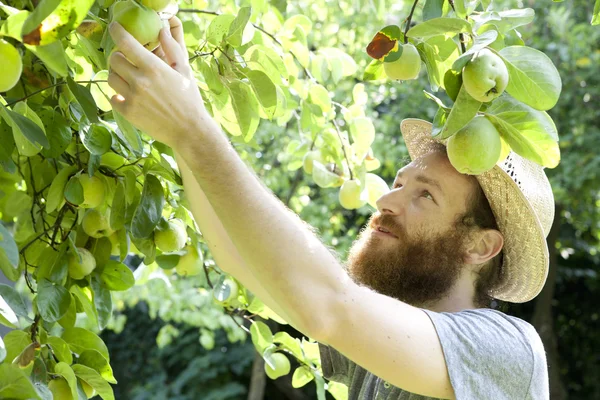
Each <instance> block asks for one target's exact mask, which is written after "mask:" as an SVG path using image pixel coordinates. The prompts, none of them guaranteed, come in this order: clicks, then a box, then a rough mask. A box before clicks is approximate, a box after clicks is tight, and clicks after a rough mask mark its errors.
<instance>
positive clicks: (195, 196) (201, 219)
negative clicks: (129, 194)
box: [175, 154, 298, 329]
mask: <svg viewBox="0 0 600 400" xmlns="http://www.w3.org/2000/svg"><path fill="white" fill-rule="evenodd" d="M175 158H176V160H177V165H179V171H180V173H181V177H182V178H183V185H184V190H185V194H186V197H187V199H188V202H189V204H190V207H191V211H192V214H193V215H194V220H195V221H196V224H197V225H198V228H200V232H201V233H202V237H203V238H204V241H205V242H206V244H207V245H208V248H209V249H210V252H211V254H212V256H213V258H214V260H215V262H216V263H217V265H218V266H219V268H220V269H221V270H223V271H225V272H227V273H228V274H231V275H233V276H234V277H235V278H236V279H237V280H239V281H240V282H241V283H242V284H243V285H244V286H245V287H246V288H247V289H248V290H250V291H251V292H252V293H253V294H254V295H255V296H257V297H258V298H259V299H260V300H261V301H262V302H263V303H264V304H265V305H267V307H269V308H270V309H271V310H273V311H274V312H275V313H276V314H277V315H279V316H280V317H282V318H283V319H285V320H286V321H287V322H289V317H288V316H287V315H286V312H285V311H284V310H283V309H282V308H281V307H280V306H279V304H277V302H276V301H275V300H274V299H273V298H272V296H271V294H270V293H269V292H268V291H267V290H266V289H265V288H264V286H263V285H262V284H261V283H260V282H259V281H258V279H257V278H256V276H255V275H254V274H253V273H252V271H251V269H250V268H249V267H248V266H247V265H246V262H245V261H244V260H243V259H242V257H241V256H240V254H239V252H238V251H237V249H236V248H235V245H234V244H233V242H232V241H231V239H230V238H229V236H228V234H227V232H226V231H225V228H224V227H223V224H222V223H221V221H220V220H219V217H218V216H217V215H216V214H215V211H214V210H213V208H212V205H211V204H210V202H209V201H208V199H207V198H206V195H205V194H204V192H203V191H202V188H201V187H200V185H199V184H198V182H197V181H196V178H194V176H193V175H192V172H191V171H190V169H189V167H188V166H187V164H186V163H185V161H184V160H183V158H182V157H181V156H180V155H179V154H176V157H175ZM295 328H296V329H298V327H295Z"/></svg>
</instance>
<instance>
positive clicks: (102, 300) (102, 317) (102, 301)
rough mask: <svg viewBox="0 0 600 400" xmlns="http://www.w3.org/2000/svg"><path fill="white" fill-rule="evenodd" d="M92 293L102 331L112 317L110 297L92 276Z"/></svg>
mask: <svg viewBox="0 0 600 400" xmlns="http://www.w3.org/2000/svg"><path fill="white" fill-rule="evenodd" d="M92 291H93V294H94V305H95V306H96V312H97V314H98V328H99V329H100V330H102V329H104V328H106V326H107V325H108V322H109V321H110V317H111V316H112V297H111V294H110V291H109V290H108V289H105V288H103V287H102V286H101V285H100V281H99V280H98V279H97V278H96V276H92ZM115 383H116V382H115Z"/></svg>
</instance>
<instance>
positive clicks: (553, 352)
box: [531, 205, 567, 400]
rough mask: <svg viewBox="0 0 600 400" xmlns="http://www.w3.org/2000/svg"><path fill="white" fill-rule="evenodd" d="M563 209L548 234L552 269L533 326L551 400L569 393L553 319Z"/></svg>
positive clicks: (539, 301)
mask: <svg viewBox="0 0 600 400" xmlns="http://www.w3.org/2000/svg"><path fill="white" fill-rule="evenodd" d="M561 210H562V207H561V206H560V205H557V206H556V208H555V214H554V222H553V224H552V229H551V230H550V233H549V234H548V239H547V242H548V251H549V253H550V269H549V271H548V278H547V280H546V284H545V285H544V288H543V289H542V291H541V292H540V294H539V295H538V296H537V298H536V302H535V310H534V312H533V318H532V322H531V323H532V325H533V326H534V327H535V329H536V330H537V331H538V333H539V335H540V337H541V338H542V342H543V343H544V348H545V350H546V357H547V361H548V377H549V380H550V398H551V399H552V400H565V399H566V398H567V392H566V390H565V386H564V384H563V382H562V380H561V377H560V362H559V360H560V358H559V354H558V348H557V343H556V335H555V334H554V323H553V318H552V299H553V298H554V286H555V283H556V270H557V268H558V263H557V251H556V246H555V245H556V241H557V239H558V235H559V231H560V214H561Z"/></svg>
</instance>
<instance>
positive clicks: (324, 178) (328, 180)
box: [312, 160, 343, 188]
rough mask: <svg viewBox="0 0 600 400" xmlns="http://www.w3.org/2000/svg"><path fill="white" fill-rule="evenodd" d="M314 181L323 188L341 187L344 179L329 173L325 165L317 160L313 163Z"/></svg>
mask: <svg viewBox="0 0 600 400" xmlns="http://www.w3.org/2000/svg"><path fill="white" fill-rule="evenodd" d="M312 177H313V180H314V181H315V183H316V184H317V185H318V186H319V187H322V188H328V187H336V186H341V184H342V183H341V182H343V178H342V177H340V176H339V175H337V174H334V173H333V172H331V171H329V170H328V169H327V168H326V167H325V166H324V165H323V164H321V163H320V162H318V161H317V160H315V161H313V173H312Z"/></svg>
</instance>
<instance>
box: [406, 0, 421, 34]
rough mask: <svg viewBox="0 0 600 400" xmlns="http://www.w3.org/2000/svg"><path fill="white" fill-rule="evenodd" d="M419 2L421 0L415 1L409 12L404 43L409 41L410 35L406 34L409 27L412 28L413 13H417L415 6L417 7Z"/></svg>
mask: <svg viewBox="0 0 600 400" xmlns="http://www.w3.org/2000/svg"><path fill="white" fill-rule="evenodd" d="M418 2H419V0H415V2H414V3H413V5H412V8H411V9H410V14H408V18H406V26H405V27H404V44H406V43H408V36H406V33H407V32H408V29H409V28H410V21H412V17H413V14H414V13H415V8H417V3H418Z"/></svg>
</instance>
